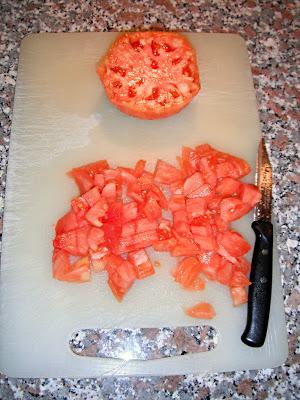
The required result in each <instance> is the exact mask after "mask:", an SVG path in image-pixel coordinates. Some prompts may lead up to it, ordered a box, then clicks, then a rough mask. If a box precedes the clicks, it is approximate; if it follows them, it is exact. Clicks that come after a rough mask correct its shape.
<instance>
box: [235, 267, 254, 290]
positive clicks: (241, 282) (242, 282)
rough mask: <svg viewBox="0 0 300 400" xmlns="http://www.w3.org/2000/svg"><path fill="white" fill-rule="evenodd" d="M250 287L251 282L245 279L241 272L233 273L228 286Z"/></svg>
mask: <svg viewBox="0 0 300 400" xmlns="http://www.w3.org/2000/svg"><path fill="white" fill-rule="evenodd" d="M249 285H251V282H250V281H249V279H248V278H247V276H246V275H245V274H244V273H243V272H242V271H236V270H235V271H234V272H233V275H232V278H231V281H230V286H235V287H236V286H249Z"/></svg>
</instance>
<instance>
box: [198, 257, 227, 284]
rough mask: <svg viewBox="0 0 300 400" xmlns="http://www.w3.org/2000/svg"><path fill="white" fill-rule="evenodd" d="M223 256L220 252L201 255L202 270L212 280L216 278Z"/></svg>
mask: <svg viewBox="0 0 300 400" xmlns="http://www.w3.org/2000/svg"><path fill="white" fill-rule="evenodd" d="M221 261H222V258H221V257H220V256H219V255H218V254H206V255H205V257H203V256H202V257H200V262H201V272H203V273H204V274H205V276H206V277H207V278H208V279H210V280H216V277H217V270H218V268H219V266H220V263H221Z"/></svg>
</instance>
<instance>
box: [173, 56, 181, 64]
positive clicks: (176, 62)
mask: <svg viewBox="0 0 300 400" xmlns="http://www.w3.org/2000/svg"><path fill="white" fill-rule="evenodd" d="M181 60H182V58H181V57H177V58H173V60H172V64H173V65H177V64H179V63H180V61H181Z"/></svg>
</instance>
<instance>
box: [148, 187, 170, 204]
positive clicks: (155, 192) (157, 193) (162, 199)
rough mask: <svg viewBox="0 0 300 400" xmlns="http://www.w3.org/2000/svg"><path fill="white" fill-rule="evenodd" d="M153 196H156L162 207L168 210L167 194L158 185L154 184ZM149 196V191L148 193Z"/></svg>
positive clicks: (152, 188) (151, 190)
mask: <svg viewBox="0 0 300 400" xmlns="http://www.w3.org/2000/svg"><path fill="white" fill-rule="evenodd" d="M150 193H151V196H153V197H156V199H157V201H158V204H159V205H160V207H161V208H163V209H165V210H167V209H168V200H167V199H166V196H165V195H164V194H163V192H162V191H161V190H160V188H159V187H158V186H157V185H154V184H153V185H152V186H151V189H150ZM148 196H149V193H148Z"/></svg>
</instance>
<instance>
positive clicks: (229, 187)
mask: <svg viewBox="0 0 300 400" xmlns="http://www.w3.org/2000/svg"><path fill="white" fill-rule="evenodd" d="M240 186H241V184H240V182H239V181H238V180H236V179H233V178H229V177H228V178H223V179H222V180H221V182H220V183H218V185H217V187H216V192H217V193H218V194H220V195H221V196H223V197H225V196H232V195H234V194H235V195H236V194H238V192H239V189H240Z"/></svg>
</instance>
